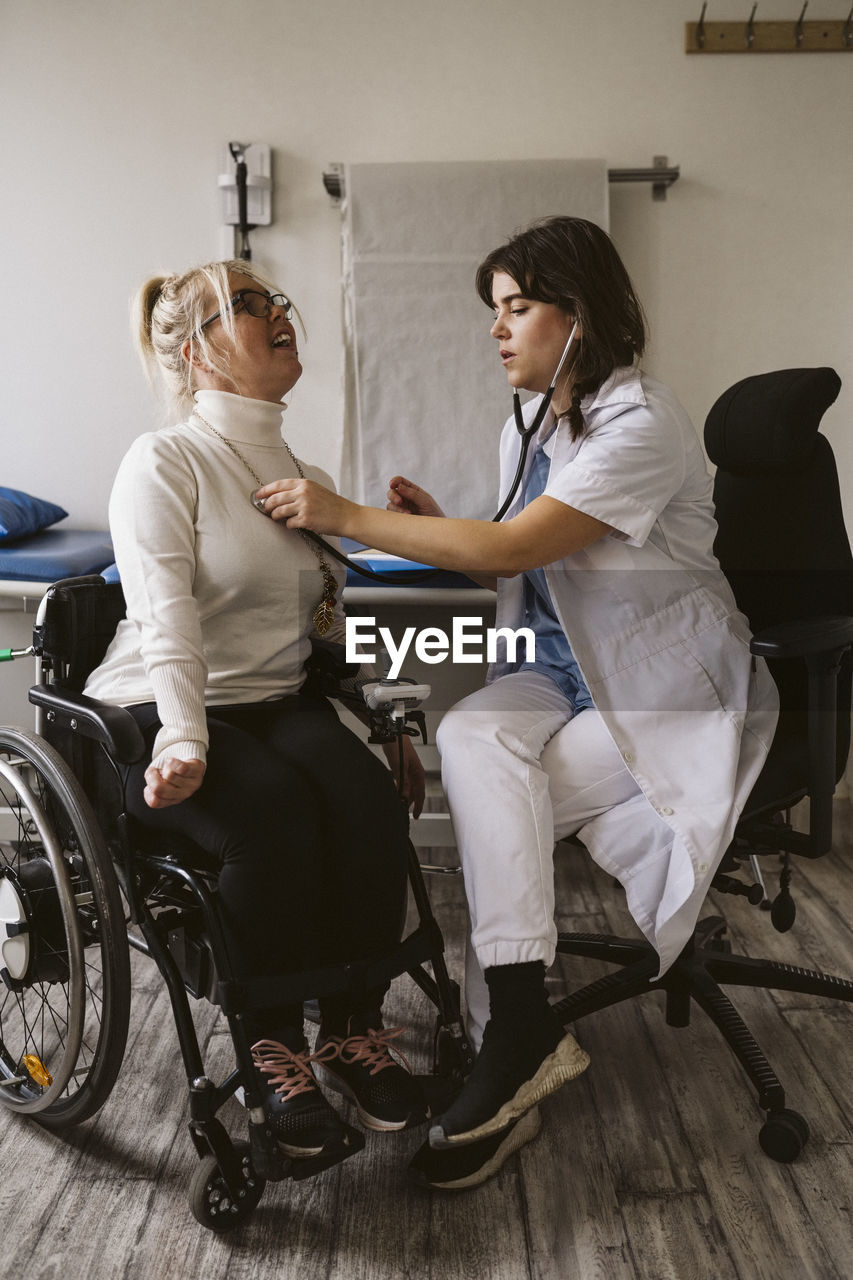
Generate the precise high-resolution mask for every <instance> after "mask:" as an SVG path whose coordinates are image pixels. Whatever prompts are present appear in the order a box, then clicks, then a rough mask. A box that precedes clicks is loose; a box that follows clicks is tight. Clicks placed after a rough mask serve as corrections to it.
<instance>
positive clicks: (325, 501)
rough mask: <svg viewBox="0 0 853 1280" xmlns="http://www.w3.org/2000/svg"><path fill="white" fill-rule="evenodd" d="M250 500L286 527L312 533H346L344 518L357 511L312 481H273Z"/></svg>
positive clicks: (350, 504) (351, 505)
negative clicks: (306, 530) (307, 530)
mask: <svg viewBox="0 0 853 1280" xmlns="http://www.w3.org/2000/svg"><path fill="white" fill-rule="evenodd" d="M252 501H253V502H254V503H255V505H256V506H257V507H258V509H259V510H261V511H263V513H264V515H268V516H271V517H272V518H273V520H279V521H281V523H282V524H284V525H285V527H286V528H288V529H311V530H312V531H313V532H314V533H339V534H342V533H345V532H346V530H345V528H344V525H345V523H346V520H347V517H348V516H349V515H350V514H351V513H352V512H353V511H355V510H356V509H357V508H356V503H354V502H349V501H348V500H347V499H346V498H342V497H341V496H340V495H339V494H337V493H333V492H332V490H331V489H327V488H326V487H325V485H322V484H317V482H316V481H315V480H273V481H272V482H271V483H270V484H265V485H262V486H261V488H260V489H257V490H256V491H255V492H254V493H253V494H252ZM261 504H263V505H261Z"/></svg>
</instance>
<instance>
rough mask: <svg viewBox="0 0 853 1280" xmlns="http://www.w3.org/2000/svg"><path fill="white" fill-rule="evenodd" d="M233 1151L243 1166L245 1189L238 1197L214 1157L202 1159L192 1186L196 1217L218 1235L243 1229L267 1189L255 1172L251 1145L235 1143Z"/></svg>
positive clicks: (243, 1186)
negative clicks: (229, 1186) (240, 1227)
mask: <svg viewBox="0 0 853 1280" xmlns="http://www.w3.org/2000/svg"><path fill="white" fill-rule="evenodd" d="M234 1150H235V1152H236V1154H237V1156H238V1158H239V1159H240V1161H241V1164H242V1186H241V1188H240V1191H239V1192H238V1194H237V1195H236V1196H233V1195H232V1194H231V1192H230V1191H229V1190H228V1186H227V1184H226V1182H225V1179H224V1178H223V1176H222V1171H221V1170H220V1168H219V1165H218V1164H217V1162H216V1157H215V1156H213V1155H208V1156H204V1157H203V1159H202V1160H201V1163H200V1164H199V1166H198V1168H197V1169H196V1171H195V1174H194V1175H193V1180H192V1182H191V1184H190V1209H191V1210H192V1214H193V1217H194V1218H195V1220H196V1222H200V1223H201V1225H202V1226H203V1227H207V1228H208V1229H209V1230H210V1231H215V1232H216V1233H217V1235H222V1233H223V1232H225V1231H233V1230H234V1228H235V1227H239V1226H242V1224H243V1223H244V1222H245V1221H246V1219H247V1218H248V1217H249V1216H250V1215H251V1214H252V1213H253V1212H254V1210H255V1208H256V1207H257V1204H258V1201H259V1200H260V1198H261V1196H262V1195H263V1193H264V1187H265V1186H266V1182H265V1181H264V1179H263V1178H259V1177H258V1176H257V1174H256V1173H255V1171H254V1169H253V1168H252V1162H251V1159H250V1155H249V1144H248V1142H235V1143H234Z"/></svg>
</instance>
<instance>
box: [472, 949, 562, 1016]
mask: <svg viewBox="0 0 853 1280" xmlns="http://www.w3.org/2000/svg"><path fill="white" fill-rule="evenodd" d="M485 978H486V985H487V986H488V988H489V1013H490V1016H491V1017H492V1018H493V1019H499V1020H503V1019H510V1020H512V1021H514V1022H515V1021H519V1020H520V1021H528V1020H530V1019H538V1018H541V1016H542V1014H543V1013H544V1012H545V1011H546V1010H547V1008H548V994H547V992H546V990H545V965H544V963H543V962H542V961H541V960H529V961H525V962H524V963H522V964H496V965H492V966H491V967H490V968H488V969H486V971H485Z"/></svg>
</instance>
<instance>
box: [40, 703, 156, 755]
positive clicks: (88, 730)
mask: <svg viewBox="0 0 853 1280" xmlns="http://www.w3.org/2000/svg"><path fill="white" fill-rule="evenodd" d="M28 696H29V700H30V702H32V703H33V705H34V706H36V707H43V708H44V710H45V713H46V716H47V719H48V720H49V722H50V723H51V724H52V725H55V726H56V727H57V728H59V729H70V730H71V731H72V733H79V734H82V736H83V737H84V738H92V739H94V741H95V742H101V743H103V745H104V746H105V747H106V748H107V750H108V751H109V753H110V755H111V756H112V757H113V758H114V759H115V760H117V761H118V762H119V764H135V763H136V761H137V760H141V759H142V757H143V755H144V754H145V742H144V739H143V737H142V731H141V729H140V728H139V725H138V724H137V723H136V721H135V720H134V718H133V716H132V715H131V714H130V712H129V711H126V710H125V708H124V707H113V706H110V705H109V703H106V702H98V701H97V700H96V699H95V698H89V697H87V696H86V694H85V693H75V692H74V691H73V690H71V689H62V688H60V687H59V685H55V684H37V685H34V686H33V687H32V689H30V691H29V695H28Z"/></svg>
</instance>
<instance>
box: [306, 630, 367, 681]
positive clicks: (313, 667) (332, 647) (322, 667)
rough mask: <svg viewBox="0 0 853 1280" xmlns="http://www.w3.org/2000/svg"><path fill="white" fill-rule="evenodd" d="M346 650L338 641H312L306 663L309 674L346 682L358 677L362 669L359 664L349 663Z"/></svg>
mask: <svg viewBox="0 0 853 1280" xmlns="http://www.w3.org/2000/svg"><path fill="white" fill-rule="evenodd" d="M346 652H347V651H346V649H345V647H344V646H343V645H342V644H339V643H338V641H337V640H319V639H318V638H317V637H316V636H315V637H314V638H313V639H312V641H311V654H310V656H309V658H308V661H307V662H306V663H305V670H306V671H307V672H308V673H309V674H313V673H314V672H316V673H317V674H318V675H322V676H324V677H326V678H328V679H335V680H346V679H347V678H349V679H352V678H353V677H354V676H357V675H358V673H359V671H360V670H361V667H360V665H359V663H357V662H347V659H346Z"/></svg>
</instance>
